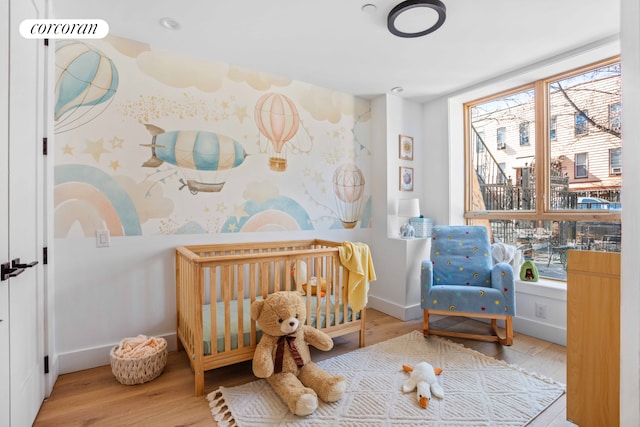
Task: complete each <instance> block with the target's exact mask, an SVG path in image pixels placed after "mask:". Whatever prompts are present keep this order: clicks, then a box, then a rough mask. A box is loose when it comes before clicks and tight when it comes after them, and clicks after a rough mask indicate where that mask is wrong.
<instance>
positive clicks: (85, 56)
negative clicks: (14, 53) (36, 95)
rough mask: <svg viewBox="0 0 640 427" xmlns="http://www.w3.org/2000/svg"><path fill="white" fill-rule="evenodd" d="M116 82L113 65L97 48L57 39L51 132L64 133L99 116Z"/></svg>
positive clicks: (106, 104)
mask: <svg viewBox="0 0 640 427" xmlns="http://www.w3.org/2000/svg"><path fill="white" fill-rule="evenodd" d="M118 83H119V77H118V70H117V68H116V66H115V64H114V63H113V61H112V60H111V59H110V58H108V57H107V56H105V55H104V54H103V53H102V52H101V51H99V50H98V49H96V48H94V47H91V46H89V45H87V44H85V43H83V42H80V41H77V40H58V41H57V42H56V92H55V93H56V99H55V110H54V119H55V122H56V123H55V126H54V131H55V133H63V132H68V131H70V130H73V129H75V128H77V127H79V126H82V125H84V124H86V123H88V122H90V121H91V120H93V119H94V118H96V117H97V116H98V115H100V114H101V113H102V112H103V111H104V110H105V109H106V108H107V107H108V105H109V103H110V102H111V101H112V100H113V95H114V94H115V93H116V90H117V89H118ZM107 101H109V102H107Z"/></svg>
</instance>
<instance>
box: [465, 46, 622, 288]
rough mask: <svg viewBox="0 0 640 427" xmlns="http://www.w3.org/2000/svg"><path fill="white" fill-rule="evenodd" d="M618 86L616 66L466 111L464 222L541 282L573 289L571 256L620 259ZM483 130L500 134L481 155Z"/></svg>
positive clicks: (554, 80) (584, 71) (536, 85)
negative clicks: (519, 256) (516, 255)
mask: <svg viewBox="0 0 640 427" xmlns="http://www.w3.org/2000/svg"><path fill="white" fill-rule="evenodd" d="M620 80H621V68H620V63H619V58H614V59H610V60H607V61H602V62H600V63H598V64H593V65H591V66H587V67H583V68H581V69H579V70H573V71H569V72H566V73H563V74H560V75H557V76H550V77H549V78H545V79H541V80H538V81H534V82H531V83H530V84H528V85H525V86H521V87H519V88H515V89H513V90H509V91H505V92H502V93H499V94H495V95H493V96H489V97H486V98H483V99H480V100H477V101H474V102H470V103H467V104H465V117H466V123H467V125H466V141H468V142H467V147H468V148H467V153H469V155H467V156H465V158H466V159H467V166H466V169H465V170H466V172H467V173H466V181H465V182H466V185H465V198H466V200H465V217H466V219H467V221H468V222H469V223H480V224H484V225H489V226H490V227H491V230H492V235H493V238H494V240H495V241H502V242H505V243H510V244H514V245H516V246H517V247H518V248H519V249H521V250H522V251H523V253H524V255H525V258H528V259H531V260H533V261H534V262H535V264H536V266H537V267H538V270H539V272H540V275H541V276H542V277H552V278H557V279H565V278H566V270H565V269H566V263H565V261H566V252H567V251H568V250H570V249H589V250H601V251H619V250H620V240H621V227H620V208H621V204H620V200H621V197H620V196H621V195H620V190H621V176H620V173H621V151H620V147H621V137H620V135H621V123H620V112H621V110H622V105H621V103H620ZM476 129H482V130H483V132H486V134H490V133H492V132H495V134H496V139H497V144H496V145H492V144H490V145H486V147H487V152H486V153H482V155H479V153H477V152H476V150H474V149H473V148H474V147H473V146H472V144H471V143H470V142H474V141H475V140H476V138H477V135H476V134H475V133H476ZM494 147H495V148H494ZM506 147H508V149H506ZM517 273H518V272H517Z"/></svg>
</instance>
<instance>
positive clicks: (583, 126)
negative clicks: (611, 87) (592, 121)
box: [573, 110, 589, 138]
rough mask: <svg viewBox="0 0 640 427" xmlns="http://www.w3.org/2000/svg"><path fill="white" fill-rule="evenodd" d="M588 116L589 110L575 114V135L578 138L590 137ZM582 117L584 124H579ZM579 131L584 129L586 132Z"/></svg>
mask: <svg viewBox="0 0 640 427" xmlns="http://www.w3.org/2000/svg"><path fill="white" fill-rule="evenodd" d="M588 114H589V110H582V111H580V112H578V111H576V112H575V113H573V134H574V136H575V137H576V138H582V137H583V136H587V135H589V121H588V120H587V115H588ZM580 117H581V118H582V120H584V122H581V123H580V124H578V119H579V118H580ZM578 129H584V131H583V132H578Z"/></svg>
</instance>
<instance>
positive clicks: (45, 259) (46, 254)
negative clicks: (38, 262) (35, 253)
mask: <svg viewBox="0 0 640 427" xmlns="http://www.w3.org/2000/svg"><path fill="white" fill-rule="evenodd" d="M48 263H49V248H46V247H45V248H42V264H48Z"/></svg>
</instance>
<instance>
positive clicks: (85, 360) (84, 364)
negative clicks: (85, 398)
mask: <svg viewBox="0 0 640 427" xmlns="http://www.w3.org/2000/svg"><path fill="white" fill-rule="evenodd" d="M157 336H158V337H162V338H164V339H166V340H167V350H168V351H175V350H176V349H177V344H176V339H177V336H176V334H175V333H171V334H164V335H157ZM116 345H118V343H114V344H110V345H106V346H101V347H93V348H85V349H81V350H76V351H70V352H67V353H58V354H57V362H58V363H57V374H59V375H62V374H68V373H70V372H76V371H82V370H84V369H91V368H97V367H98V366H104V365H109V364H111V361H110V360H109V353H110V352H111V349H112V348H113V347H115V346H116ZM56 376H57V375H56Z"/></svg>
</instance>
